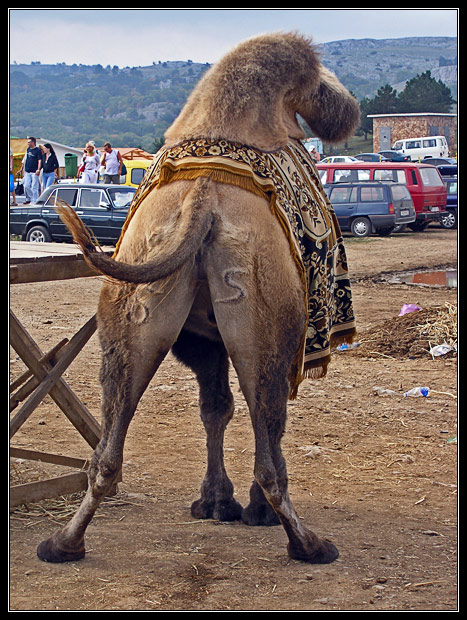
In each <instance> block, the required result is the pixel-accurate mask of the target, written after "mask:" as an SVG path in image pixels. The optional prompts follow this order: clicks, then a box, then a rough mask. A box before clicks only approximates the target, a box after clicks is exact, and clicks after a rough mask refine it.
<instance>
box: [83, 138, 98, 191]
mask: <svg viewBox="0 0 467 620" xmlns="http://www.w3.org/2000/svg"><path fill="white" fill-rule="evenodd" d="M85 151H86V154H85V155H84V157H83V161H82V162H81V166H82V167H83V166H84V170H83V174H82V175H81V183H97V180H98V176H99V168H100V166H101V162H100V159H99V155H98V154H97V153H96V149H95V147H94V145H93V144H91V143H90V142H88V143H87V144H86V147H85Z"/></svg>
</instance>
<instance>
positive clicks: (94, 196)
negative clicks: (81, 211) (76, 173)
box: [79, 188, 110, 208]
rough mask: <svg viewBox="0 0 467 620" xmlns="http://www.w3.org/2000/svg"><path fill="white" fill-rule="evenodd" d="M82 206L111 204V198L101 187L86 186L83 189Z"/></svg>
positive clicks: (94, 206)
mask: <svg viewBox="0 0 467 620" xmlns="http://www.w3.org/2000/svg"><path fill="white" fill-rule="evenodd" d="M79 203H80V204H79V206H80V207H89V208H96V207H102V206H104V207H105V206H110V202H109V199H108V198H107V196H106V194H105V192H104V191H103V190H101V189H94V188H84V189H82V190H81V198H80V201H79Z"/></svg>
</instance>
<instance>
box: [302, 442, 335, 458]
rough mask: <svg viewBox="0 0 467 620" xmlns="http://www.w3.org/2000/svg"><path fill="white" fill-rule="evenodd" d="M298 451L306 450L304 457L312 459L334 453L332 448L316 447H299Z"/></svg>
mask: <svg viewBox="0 0 467 620" xmlns="http://www.w3.org/2000/svg"><path fill="white" fill-rule="evenodd" d="M299 449H300V450H306V454H305V456H310V457H311V458H313V459H314V458H316V457H317V456H319V455H321V454H324V453H326V452H335V450H333V449H332V448H324V447H323V446H316V445H308V446H300V448H299Z"/></svg>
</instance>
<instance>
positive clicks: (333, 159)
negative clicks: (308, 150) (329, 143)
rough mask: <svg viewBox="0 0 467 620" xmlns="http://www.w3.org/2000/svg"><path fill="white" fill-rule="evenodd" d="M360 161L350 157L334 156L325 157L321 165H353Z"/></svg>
mask: <svg viewBox="0 0 467 620" xmlns="http://www.w3.org/2000/svg"><path fill="white" fill-rule="evenodd" d="M358 161H360V160H359V159H357V158H356V157H350V155H332V156H330V157H325V158H324V159H322V160H321V161H320V162H319V163H320V164H341V163H352V162H358Z"/></svg>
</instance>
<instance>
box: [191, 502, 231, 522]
mask: <svg viewBox="0 0 467 620" xmlns="http://www.w3.org/2000/svg"><path fill="white" fill-rule="evenodd" d="M242 510H243V508H242V506H241V505H240V504H239V503H238V502H237V501H236V500H235V499H229V500H223V501H219V502H208V501H205V500H203V499H198V500H196V501H195V502H193V504H192V505H191V515H192V516H193V517H194V518H195V519H217V520H218V521H239V520H240V519H241V517H242Z"/></svg>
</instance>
